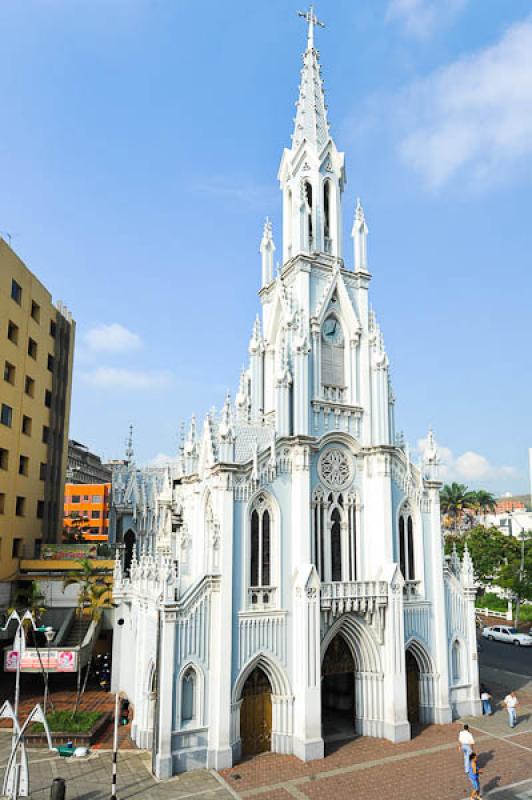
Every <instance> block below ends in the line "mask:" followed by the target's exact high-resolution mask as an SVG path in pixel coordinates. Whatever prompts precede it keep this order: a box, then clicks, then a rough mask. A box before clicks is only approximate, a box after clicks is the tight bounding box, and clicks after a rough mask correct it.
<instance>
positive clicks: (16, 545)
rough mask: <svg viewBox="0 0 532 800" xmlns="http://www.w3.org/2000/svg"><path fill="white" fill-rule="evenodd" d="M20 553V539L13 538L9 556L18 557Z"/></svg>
mask: <svg viewBox="0 0 532 800" xmlns="http://www.w3.org/2000/svg"><path fill="white" fill-rule="evenodd" d="M21 555H22V539H13V542H12V544H11V557H12V558H20V557H21Z"/></svg>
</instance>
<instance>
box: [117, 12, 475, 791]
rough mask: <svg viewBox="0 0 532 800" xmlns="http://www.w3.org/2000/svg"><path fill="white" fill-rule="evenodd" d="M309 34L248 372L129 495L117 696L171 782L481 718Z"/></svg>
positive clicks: (427, 489) (454, 576)
mask: <svg viewBox="0 0 532 800" xmlns="http://www.w3.org/2000/svg"><path fill="white" fill-rule="evenodd" d="M306 17H307V21H308V39H307V48H306V51H305V53H304V56H303V69H302V73H301V84H300V89H299V99H298V102H297V113H296V119H295V128H294V133H293V136H292V143H291V146H290V148H288V149H285V151H284V153H283V155H282V159H281V165H280V169H279V181H280V186H281V193H282V203H283V232H282V240H283V242H282V260H281V266H280V268H279V269H278V270H276V269H275V267H274V263H275V250H276V248H275V244H274V239H273V233H272V226H271V224H270V223H269V222H267V223H266V225H265V227H264V235H263V238H262V242H261V246H260V252H261V259H262V281H261V284H262V285H261V289H260V291H259V298H260V303H261V315H260V316H257V319H256V321H255V323H254V325H253V330H252V335H251V339H250V342H249V366H248V367H247V368H246V369H245V370H243V372H242V374H241V376H240V383H239V388H238V392H237V394H236V397H235V400H234V402H233V401H232V399H231V398H230V397H227V398H226V400H225V404H224V406H223V410H222V411H221V413H220V414H215V413H211V414H209V415H207V417H206V419H205V421H204V423H203V427H202V430H201V431H200V430H198V428H197V426H196V421H195V419H193V420H192V424H191V426H190V430H189V432H188V435H187V437H186V439H185V441H184V444H183V447H182V450H181V453H180V455H179V458H178V461H177V464H176V465H175V466H172V467H171V468H168V469H164V470H159V471H158V472H157V473H156V474H155V473H154V471H153V470H151V471H150V472H149V473H147V472H143V471H141V470H137V469H136V468H135V466H134V464H133V463H132V462H131V463H129V465H128V466H126V467H124V468H123V469H122V470H121V475H120V481H119V483H118V484H117V489H116V491H117V492H118V493H119V495H120V496H119V497H118V498H117V499H116V498H115V503H114V506H113V512H112V513H113V514H114V515H115V517H116V518H117V519H118V520H119V522H120V527H119V530H120V534H119V537H118V538H119V539H120V540H121V541H123V542H124V543H125V557H124V558H123V559H122V560H121V561H118V560H117V563H116V568H115V589H114V595H115V601H116V602H117V603H119V607H118V609H117V612H116V619H117V624H116V626H115V635H114V654H113V689H114V690H116V691H121V692H123V693H124V694H126V695H127V696H128V697H129V699H130V701H131V704H132V706H133V708H134V720H133V728H132V735H133V738H134V739H135V741H136V742H137V743H138V744H139V745H140V746H142V747H150V748H152V750H153V763H154V770H155V773H156V774H157V775H158V776H159V777H167V776H170V775H172V774H175V773H177V772H180V771H183V770H188V769H192V768H195V767H205V766H208V767H215V768H222V767H227V766H230V765H232V764H234V763H235V762H236V761H238V759H239V758H241V757H242V755H243V754H250V753H255V752H261V751H263V750H273V751H275V752H280V753H291V754H294V755H296V756H298V757H299V758H301V759H304V760H310V759H316V758H320V757H322V756H323V753H324V742H326V741H327V739H328V738H329V737H335V736H336V737H339V736H341V735H344V734H345V735H354V734H359V735H362V736H373V737H384V738H387V739H389V740H390V741H392V742H401V741H404V740H407V739H409V738H410V736H411V726H412V725H415V724H416V723H419V722H421V723H423V722H437V723H444V722H448V721H450V720H451V719H452V718H453V717H456V716H459V715H462V714H474V713H478V707H479V701H478V666H477V660H476V658H477V654H476V638H475V619H474V597H475V589H474V580H473V570H472V564H471V560H470V558H469V554H468V553H467V550H466V552H465V555H464V559H463V561H462V562H461V563H460V562H459V560H458V559H457V558H456V556H453V557H452V558H451V559H445V558H444V556H443V547H442V532H441V527H440V508H439V490H440V486H441V484H440V483H439V481H438V477H437V462H438V456H437V449H436V445H435V443H434V440H433V437H432V434H431V433H429V437H428V445H427V448H426V451H425V453H424V456H423V459H422V462H421V463H420V464H419V465H417V466H416V465H414V464H413V463H411V460H410V455H409V451H408V447H407V446H406V445H405V444H404V442H403V441H402V440H401V438H400V437H398V436H397V435H396V432H395V422H394V396H393V392H392V388H391V383H390V377H389V364H388V357H387V354H386V350H385V346H384V341H383V335H382V332H381V329H380V327H379V324H378V322H377V319H376V316H375V314H374V313H373V312H372V311H371V310H370V306H369V300H368V288H369V284H370V279H371V275H370V272H369V264H368V258H367V237H368V228H367V225H366V220H365V217H364V211H363V209H362V206H361V205H360V202H358V203H357V207H356V210H355V214H354V223H353V228H352V238H353V247H354V253H353V256H352V258H351V256H349V257H348V258H346V260H344V255H343V252H342V193H343V189H344V184H345V179H346V178H345V168H344V155H343V153H341V152H339V151H338V150H337V148H336V145H335V142H334V140H333V138H332V136H331V133H330V130H329V124H328V121H327V110H326V105H325V98H324V93H323V85H322V79H321V75H320V66H319V57H318V52H317V50H316V48H315V46H314V29H315V24H316V22H317V20H316V18H315V16H314V14H313V12H312V10H311V11H310V12H309V13H308V14H307V15H306Z"/></svg>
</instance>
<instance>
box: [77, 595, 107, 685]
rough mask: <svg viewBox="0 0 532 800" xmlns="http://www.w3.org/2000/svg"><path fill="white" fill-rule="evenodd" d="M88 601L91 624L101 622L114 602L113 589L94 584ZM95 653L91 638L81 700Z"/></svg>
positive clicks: (87, 607) (87, 610)
mask: <svg viewBox="0 0 532 800" xmlns="http://www.w3.org/2000/svg"><path fill="white" fill-rule="evenodd" d="M86 600H87V602H86V604H85V608H84V612H85V614H86V615H87V616H88V617H89V619H90V621H91V622H99V620H100V619H101V618H102V614H103V609H104V608H108V607H109V606H110V605H111V600H112V596H111V589H110V587H109V586H107V585H101V584H100V585H96V584H93V585H92V586H91V587H90V590H89V593H88V596H87V598H86ZM93 653H94V636H92V637H91V641H90V653H89V660H88V661H87V669H86V671H85V677H84V679H83V686H82V688H81V696H80V699H81V697H82V696H83V694H84V692H85V689H86V688H87V681H88V680H89V674H90V671H91V666H92V656H93Z"/></svg>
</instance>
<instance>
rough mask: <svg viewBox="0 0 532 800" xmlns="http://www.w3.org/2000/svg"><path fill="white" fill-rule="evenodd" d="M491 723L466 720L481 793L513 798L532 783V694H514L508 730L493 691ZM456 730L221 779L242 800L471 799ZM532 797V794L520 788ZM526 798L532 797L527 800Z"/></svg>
mask: <svg viewBox="0 0 532 800" xmlns="http://www.w3.org/2000/svg"><path fill="white" fill-rule="evenodd" d="M492 691H493V694H494V698H495V702H496V703H497V710H496V712H495V714H494V716H493V717H489V718H486V717H483V718H475V719H473V718H472V719H471V720H469V722H470V726H471V729H472V733H473V735H474V737H475V741H476V750H477V752H478V753H479V754H480V758H479V764H480V767H481V771H482V773H481V787H482V794H483V796H485V795H486V794H487V793H488V792H489V793H491V792H493V793H494V794H493V796H494V797H495V798H498V800H505V799H506V798H509V797H517V796H518V795H519V792H520V786H519V785H517V786H514V788H513V789H512V790H509V791H507V792H505V791H502V790H501V791H496V790H498V789H502V787H507V786H510V785H513V784H520V783H521V782H524V781H526V780H527V779H532V692H530V693H527V692H524V691H519V698H520V702H521V705H520V709H519V721H518V725H517V727H516V728H515V729H514V730H510V728H509V727H508V724H507V715H506V711H505V710H503V709H502V708H501V707H500V705H499V703H500V700H501V698H502V696H504V694H505V693H506V692H505V691H504V690H503V689H502V687H492ZM461 727H462V722H461V723H460V724H458V723H454V724H452V725H430V726H428V727H425V728H420V729H419V730H417V731H416V732H415V736H414V738H413V739H412V740H411V741H410V742H405V743H404V744H391V743H390V742H388V741H385V740H382V739H368V738H362V737H361V738H358V739H353V740H351V741H344V742H339V743H337V744H332V745H331V746H330V747H329V749H328V750H329V751H328V753H327V755H326V757H325V758H324V759H323V760H321V761H313V762H309V763H308V764H304V763H302V762H301V761H299V760H298V759H297V758H294V757H293V756H280V755H277V754H274V753H264V754H262V755H260V756H255V757H253V758H251V759H248V760H247V761H243V762H242V763H240V764H238V765H236V766H235V767H233V768H232V769H228V770H223V771H222V773H221V775H222V777H223V778H224V779H225V781H226V782H227V784H228V785H229V786H230V787H231V789H232V790H233V791H234V792H235V793H236V794H237V795H238V796H239V797H241V798H255V797H257V798H263V799H264V800H266V799H267V800H290V798H294V797H297V798H299V799H300V800H318V799H319V798H327V800H382V798H391V799H392V800H414V798H415V799H416V800H417V798H433V799H434V800H462V798H465V797H468V796H469V792H470V786H469V781H468V780H467V778H466V776H465V775H464V771H463V759H462V755H461V753H460V752H458V749H457V738H458V733H459V731H460V729H461ZM525 788H527V790H528V791H529V790H530V788H532V787H525ZM524 796H525V797H532V794H530V795H529V794H526V795H524Z"/></svg>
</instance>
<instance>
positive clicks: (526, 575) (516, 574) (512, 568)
mask: <svg viewBox="0 0 532 800" xmlns="http://www.w3.org/2000/svg"><path fill="white" fill-rule="evenodd" d="M506 538H507V539H508V556H507V559H506V563H505V564H504V565H503V566H502V568H501V571H500V576H499V579H498V584H499V586H502V587H503V588H504V589H508V590H509V591H510V592H511V593H512V595H513V596H514V597H515V601H516V602H515V625H516V627H517V626H518V625H519V609H520V606H521V602H522V601H523V600H532V533H531V532H530V531H522V533H521V535H520V536H519V537H513V536H509V537H506Z"/></svg>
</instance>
